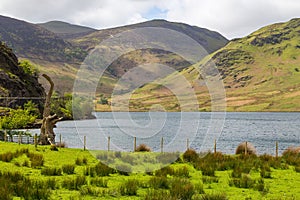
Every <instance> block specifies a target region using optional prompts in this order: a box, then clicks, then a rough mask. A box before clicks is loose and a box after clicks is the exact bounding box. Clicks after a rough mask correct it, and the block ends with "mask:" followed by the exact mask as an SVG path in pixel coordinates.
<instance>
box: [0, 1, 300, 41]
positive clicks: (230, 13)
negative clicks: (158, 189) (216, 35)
mask: <svg viewBox="0 0 300 200" xmlns="http://www.w3.org/2000/svg"><path fill="white" fill-rule="evenodd" d="M0 15H5V16H9V17H13V18H17V19H21V20H25V21H28V22H32V23H41V22H47V21H52V20H60V21H65V22H69V23H72V24H78V25H84V26H89V27H93V28H96V29H104V28H111V27H116V26H122V25H127V24H132V23H138V22H143V21H147V20H151V19H166V20H168V21H174V22H183V23H187V24H190V25H194V26H199V27H202V28H207V29H210V30H213V31H218V32H220V33H221V34H222V35H224V36H225V37H227V38H228V39H233V38H238V37H244V36H246V35H248V34H250V33H251V32H253V31H255V30H257V29H259V28H261V27H263V26H265V25H268V24H272V23H277V22H284V21H288V20H290V19H292V18H296V17H300V1H299V0H59V1H54V0H51V1H50V0H1V1H0Z"/></svg>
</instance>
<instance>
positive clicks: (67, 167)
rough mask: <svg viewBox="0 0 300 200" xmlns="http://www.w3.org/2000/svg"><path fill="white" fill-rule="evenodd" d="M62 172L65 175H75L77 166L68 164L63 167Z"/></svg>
mask: <svg viewBox="0 0 300 200" xmlns="http://www.w3.org/2000/svg"><path fill="white" fill-rule="evenodd" d="M62 171H63V173H65V174H74V171H75V165H71V164H67V165H63V166H62Z"/></svg>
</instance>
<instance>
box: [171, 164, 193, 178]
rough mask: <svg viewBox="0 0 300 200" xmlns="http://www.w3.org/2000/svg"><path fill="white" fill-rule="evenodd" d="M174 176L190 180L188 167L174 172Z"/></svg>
mask: <svg viewBox="0 0 300 200" xmlns="http://www.w3.org/2000/svg"><path fill="white" fill-rule="evenodd" d="M174 176H177V177H185V178H189V177H190V173H189V169H188V168H187V167H186V166H184V167H182V168H178V169H176V170H174Z"/></svg>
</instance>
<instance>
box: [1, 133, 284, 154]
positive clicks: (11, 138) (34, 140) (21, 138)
mask: <svg viewBox="0 0 300 200" xmlns="http://www.w3.org/2000/svg"><path fill="white" fill-rule="evenodd" d="M38 137H39V136H37V134H35V135H34V136H30V135H21V134H14V135H8V134H7V132H6V130H5V131H4V134H3V135H0V140H1V141H4V142H14V143H19V144H34V145H35V147H37V144H38ZM110 140H111V137H110V136H109V137H107V151H110ZM56 143H57V144H62V135H61V134H60V135H59V143H58V142H56ZM86 143H87V138H86V136H84V137H83V150H86V149H87V145H86ZM133 143H134V144H133V152H135V151H136V149H137V138H136V137H134V138H133ZM245 144H246V145H245V154H248V141H246V142H245ZM189 149H190V146H189V138H187V139H186V150H189ZM213 149H214V151H213V152H214V153H215V154H216V153H217V140H216V139H215V140H214V145H213ZM160 152H161V153H164V138H163V137H162V138H161V140H160ZM278 152H279V142H278V141H276V142H275V157H278V156H279V153H278Z"/></svg>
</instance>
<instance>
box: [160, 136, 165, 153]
mask: <svg viewBox="0 0 300 200" xmlns="http://www.w3.org/2000/svg"><path fill="white" fill-rule="evenodd" d="M160 152H161V153H163V152H164V138H163V137H162V138H161V141H160Z"/></svg>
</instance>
